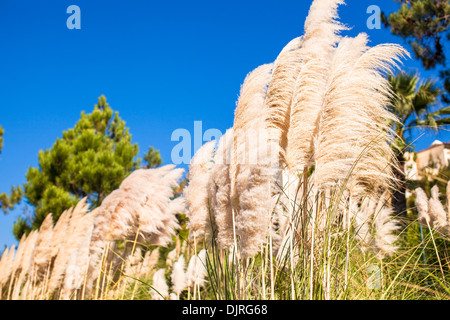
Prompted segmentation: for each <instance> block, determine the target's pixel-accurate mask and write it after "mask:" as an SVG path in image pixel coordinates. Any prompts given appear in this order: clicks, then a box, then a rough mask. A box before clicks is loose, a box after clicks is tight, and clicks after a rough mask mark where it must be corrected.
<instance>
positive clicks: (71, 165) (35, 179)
mask: <svg viewBox="0 0 450 320" xmlns="http://www.w3.org/2000/svg"><path fill="white" fill-rule="evenodd" d="M156 152H157V151H156ZM137 154H138V145H137V144H133V143H132V142H131V134H130V133H129V129H128V128H127V127H126V126H125V122H124V121H123V120H122V119H121V118H120V117H119V114H118V112H114V111H113V110H112V109H111V107H110V106H109V105H108V103H107V102H106V98H105V97H104V96H101V97H100V98H99V99H98V104H97V105H95V107H94V110H93V111H92V113H90V114H86V113H85V112H82V113H81V118H80V120H79V121H78V122H77V123H76V124H75V126H74V128H71V129H69V130H67V131H65V132H63V135H62V138H58V139H57V140H56V142H55V143H54V145H53V146H52V147H51V148H50V149H47V150H41V151H40V152H39V166H38V167H30V168H29V169H28V172H27V174H26V180H27V181H26V183H25V184H24V190H25V191H24V196H25V198H26V201H27V203H29V204H30V205H32V206H33V207H34V213H33V215H32V218H31V219H30V220H31V221H25V220H24V219H22V218H19V219H18V220H17V222H16V224H15V226H14V234H15V236H16V237H18V238H20V237H21V235H22V234H23V232H27V228H32V229H37V228H39V226H40V225H41V223H42V222H43V220H44V219H45V217H46V216H47V215H48V214H49V213H52V214H53V217H54V219H55V221H56V220H57V219H58V218H59V216H60V215H61V213H62V212H63V211H64V210H66V209H68V208H70V207H72V206H74V205H75V204H76V203H77V202H78V201H79V200H80V199H82V198H83V197H88V202H89V203H90V205H91V208H94V207H97V206H99V205H100V204H101V202H102V200H103V199H104V198H105V197H106V196H107V195H108V194H109V193H110V192H112V191H113V190H115V189H117V188H118V187H119V185H120V183H121V182H122V181H123V179H124V178H125V177H126V176H128V175H129V174H130V173H131V172H132V171H133V170H135V169H136V168H138V167H139V162H140V160H139V159H135V158H136V155H137ZM153 157H154V158H157V154H156V153H153ZM159 159H160V158H159Z"/></svg>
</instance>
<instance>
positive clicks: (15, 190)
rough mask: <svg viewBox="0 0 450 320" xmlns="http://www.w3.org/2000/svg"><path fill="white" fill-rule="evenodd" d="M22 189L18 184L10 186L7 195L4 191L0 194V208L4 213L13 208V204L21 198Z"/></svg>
mask: <svg viewBox="0 0 450 320" xmlns="http://www.w3.org/2000/svg"><path fill="white" fill-rule="evenodd" d="M22 197H23V190H22V188H21V187H20V186H18V187H15V186H12V187H11V194H10V195H9V196H8V195H7V194H6V193H5V192H3V193H1V194H0V208H1V210H2V211H3V212H4V213H8V212H9V210H12V209H14V206H15V205H16V204H18V203H20V201H21V200H22Z"/></svg>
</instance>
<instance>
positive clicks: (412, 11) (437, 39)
mask: <svg viewBox="0 0 450 320" xmlns="http://www.w3.org/2000/svg"><path fill="white" fill-rule="evenodd" d="M395 1H397V2H400V3H401V6H400V8H399V10H398V11H397V12H392V13H390V14H389V16H386V15H385V14H383V15H382V19H383V22H384V24H385V26H386V27H390V29H391V32H392V33H393V34H395V35H398V36H401V37H402V38H403V39H405V40H406V41H407V42H408V43H409V44H410V45H411V47H412V49H413V51H414V54H415V56H416V58H417V59H420V61H422V64H423V66H424V68H425V69H427V70H428V69H435V68H439V67H441V69H440V77H441V79H442V80H443V86H444V88H445V91H446V93H445V94H444V95H443V96H442V99H443V101H444V102H446V103H450V69H445V67H446V56H445V46H444V45H445V42H446V41H448V40H450V30H449V25H450V2H449V1H448V0H395Z"/></svg>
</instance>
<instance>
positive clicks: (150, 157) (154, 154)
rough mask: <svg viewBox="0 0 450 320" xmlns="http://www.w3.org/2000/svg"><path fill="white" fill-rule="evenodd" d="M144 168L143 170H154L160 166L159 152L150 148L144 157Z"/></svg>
mask: <svg viewBox="0 0 450 320" xmlns="http://www.w3.org/2000/svg"><path fill="white" fill-rule="evenodd" d="M144 162H145V164H144V167H145V168H147V169H148V168H156V167H159V166H160V165H161V164H162V159H161V155H160V154H159V150H155V149H153V147H152V146H150V148H149V150H148V151H147V153H146V154H145V156H144Z"/></svg>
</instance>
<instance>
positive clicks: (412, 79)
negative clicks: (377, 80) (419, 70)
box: [388, 72, 450, 146]
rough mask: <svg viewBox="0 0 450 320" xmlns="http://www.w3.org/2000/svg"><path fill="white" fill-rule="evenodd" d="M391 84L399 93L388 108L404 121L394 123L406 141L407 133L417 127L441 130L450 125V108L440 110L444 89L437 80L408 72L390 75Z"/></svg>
mask: <svg viewBox="0 0 450 320" xmlns="http://www.w3.org/2000/svg"><path fill="white" fill-rule="evenodd" d="M388 81H389V83H390V85H391V88H392V90H393V92H394V93H395V96H394V97H393V98H392V99H391V101H390V103H389V106H388V107H389V109H390V111H391V112H392V113H394V114H395V115H396V116H397V117H398V119H399V120H400V121H399V122H397V123H394V124H393V127H394V130H395V133H396V134H397V136H398V137H399V138H401V139H402V140H405V133H409V132H410V131H411V129H413V128H415V127H427V128H432V129H438V128H439V126H441V125H443V124H447V123H450V117H447V115H448V114H450V107H443V108H436V107H437V105H438V97H439V95H440V93H441V90H440V89H439V88H438V87H437V86H436V82H435V81H433V80H431V79H425V80H421V79H420V77H419V76H418V75H417V74H415V73H405V72H400V73H398V74H396V75H388ZM406 143H407V142H406ZM399 146H401V143H400V145H399Z"/></svg>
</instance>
